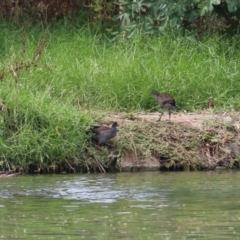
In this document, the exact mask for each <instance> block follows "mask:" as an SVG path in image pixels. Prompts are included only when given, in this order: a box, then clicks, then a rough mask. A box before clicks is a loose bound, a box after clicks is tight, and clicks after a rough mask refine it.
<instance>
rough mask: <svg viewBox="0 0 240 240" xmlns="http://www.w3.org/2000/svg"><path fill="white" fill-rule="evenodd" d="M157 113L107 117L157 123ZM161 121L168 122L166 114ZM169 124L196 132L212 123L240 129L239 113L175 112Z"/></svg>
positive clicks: (109, 117)
mask: <svg viewBox="0 0 240 240" xmlns="http://www.w3.org/2000/svg"><path fill="white" fill-rule="evenodd" d="M159 116H160V114H159V113H144V112H139V113H135V114H127V113H120V114H109V115H108V116H107V119H108V120H112V121H118V120H120V121H121V119H125V120H126V119H128V120H140V121H158V119H159ZM161 121H167V122H168V121H169V116H168V113H164V115H163V117H162V119H161ZM171 122H172V123H176V124H180V125H183V126H186V127H189V128H194V129H197V130H203V129H206V128H209V125H212V123H223V124H231V125H233V126H235V127H236V128H237V129H239V128H240V112H233V111H232V112H222V113H213V112H210V111H204V112H199V113H187V112H177V113H174V112H173V113H171Z"/></svg>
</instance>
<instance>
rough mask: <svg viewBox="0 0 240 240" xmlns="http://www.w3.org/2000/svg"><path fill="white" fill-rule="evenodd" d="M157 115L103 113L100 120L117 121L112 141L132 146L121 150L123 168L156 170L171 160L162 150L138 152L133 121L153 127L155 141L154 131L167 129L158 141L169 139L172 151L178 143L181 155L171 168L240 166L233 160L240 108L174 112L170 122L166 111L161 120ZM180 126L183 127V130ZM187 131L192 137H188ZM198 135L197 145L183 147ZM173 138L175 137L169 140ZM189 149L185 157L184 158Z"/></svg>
mask: <svg viewBox="0 0 240 240" xmlns="http://www.w3.org/2000/svg"><path fill="white" fill-rule="evenodd" d="M159 115H160V113H158V112H156V113H146V112H139V113H118V114H108V115H105V116H104V117H103V119H102V120H103V121H102V122H107V123H109V124H110V123H111V122H113V121H117V122H118V123H119V135H120V136H118V137H117V138H118V139H115V142H118V141H122V140H125V141H129V145H131V146H133V147H130V149H133V150H131V151H126V152H125V153H124V156H123V157H122V161H121V168H122V171H145V170H146V171H152V170H159V169H162V167H163V166H164V167H165V166H167V162H169V165H170V164H171V161H172V160H171V156H170V154H169V156H170V158H169V159H168V160H166V159H165V158H164V159H162V158H161V156H162V153H161V151H160V153H159V154H158V155H157V156H156V155H154V154H152V155H151V154H150V155H148V156H144V155H143V154H142V152H141V153H139V151H138V150H139V145H138V146H137V145H135V142H134V139H136V138H135V137H134V134H135V135H136V134H137V133H135V132H134V131H132V130H131V129H132V128H131V127H130V126H131V125H134V124H135V125H137V126H139V127H140V128H144V126H145V127H146V128H147V127H149V126H151V127H150V129H151V128H152V127H153V128H155V133H154V134H155V135H154V136H153V138H155V136H156V138H155V140H157V141H158V140H159V138H158V136H157V135H156V132H158V131H159V132H160V131H162V132H166V134H165V135H166V137H167V136H168V137H167V138H168V140H167V141H165V142H161V141H162V140H160V143H159V144H160V145H162V144H165V143H167V144H168V143H169V146H171V144H174V145H172V148H170V147H169V148H168V149H169V150H168V151H169V152H172V151H175V150H176V149H177V148H178V147H179V149H177V150H176V151H177V152H178V153H179V159H181V160H180V161H179V162H181V163H179V164H178V163H177V162H178V160H175V163H174V164H173V165H172V166H173V168H174V169H175V167H176V166H177V165H178V166H180V169H181V168H182V169H197V170H199V169H205V170H206V169H207V170H210V169H211V170H212V169H216V168H222V167H221V166H223V168H236V167H235V166H237V168H238V167H239V166H240V165H239V162H238V160H236V162H235V160H234V159H238V156H237V154H239V153H240V147H239V139H240V137H239V132H240V112H236V111H232V112H221V113H214V112H213V111H203V112H197V113H188V112H173V113H172V114H171V122H169V116H168V113H167V112H165V113H164V115H163V117H162V119H161V122H159V121H158V119H159ZM129 129H130V130H129ZM156 129H159V130H156ZM182 129H184V130H183V131H182ZM185 129H186V130H185ZM126 131H129V132H128V134H126ZM138 131H139V129H138ZM140 131H141V130H140ZM185 131H186V132H187V133H186V134H185V133H183V132H185ZM192 132H195V135H194V134H193V135H192ZM144 134H145V135H144V136H146V135H150V134H151V133H149V134H148V133H146V132H145V133H144ZM161 134H162V133H161ZM122 135H129V137H128V136H127V137H126V136H124V137H122ZM188 135H189V136H191V137H190V138H189V136H188ZM132 136H133V137H132ZM144 136H143V138H144ZM206 136H207V138H208V137H209V139H204V138H205V137H206ZM131 137H132V140H131ZM148 137H149V136H148ZM166 137H164V136H163V139H166ZM160 138H161V137H160ZM197 138H198V139H199V138H200V139H203V140H201V141H200V142H201V144H200V145H199V146H196V148H195V150H193V148H192V147H191V148H189V151H188V150H187V149H188V147H185V144H186V145H188V143H189V142H194V141H195V139H197ZM128 139H129V140H128ZM148 139H149V138H148ZM172 139H175V140H173V141H172ZM198 143H199V141H198ZM147 144H148V143H147ZM155 146H156V145H155ZM191 146H193V145H191ZM135 147H136V149H137V148H138V150H136V149H134V148H135ZM144 147H145V146H144ZM181 148H182V149H183V151H182V150H181ZM146 149H147V148H146ZM196 149H198V150H196ZM181 151H182V152H181ZM188 153H189V156H188V160H187V161H185V159H186V158H187V157H186V156H187V154H188ZM191 153H192V157H191ZM175 156H178V155H177V154H176V155H173V157H175ZM177 158H178V157H177ZM189 159H200V160H199V161H200V164H199V163H196V161H198V160H193V161H192V162H190V161H191V160H189ZM184 161H185V163H186V162H188V163H187V166H185V163H184ZM197 164H198V165H197ZM193 165H194V166H193ZM196 166H198V167H196ZM176 169H177V167H176ZM178 169H179V168H178Z"/></svg>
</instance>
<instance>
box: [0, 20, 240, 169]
mask: <svg viewBox="0 0 240 240" xmlns="http://www.w3.org/2000/svg"><path fill="white" fill-rule="evenodd" d="M1 29H2V30H1V32H0V59H1V62H0V70H1V69H4V67H6V66H7V67H8V68H9V69H11V66H14V65H16V64H17V63H18V62H19V61H21V59H22V58H24V59H25V60H26V59H31V57H32V56H33V54H34V51H35V49H36V45H37V43H38V41H39V39H40V37H41V36H42V35H43V34H45V33H46V32H47V33H48V38H47V44H46V46H45V48H44V51H43V53H42V55H41V59H40V61H39V62H38V64H36V65H32V66H30V67H28V68H27V69H23V70H22V71H19V72H17V74H15V75H14V74H13V73H12V72H11V71H9V72H8V73H7V74H6V75H5V77H4V79H2V82H1V83H0V84H1V88H0V98H1V99H2V100H3V101H4V102H5V103H6V105H7V107H8V108H9V109H10V110H11V111H12V112H11V115H10V119H12V122H14V124H15V123H16V122H17V124H18V125H19V126H18V127H17V129H15V130H14V131H12V132H11V133H9V132H7V133H6V129H5V128H4V126H5V125H4V118H2V127H1V134H2V140H1V143H0V148H1V154H0V159H1V162H0V165H2V166H3V165H4V164H5V165H4V166H6V165H7V164H9V165H11V166H15V165H16V166H18V167H19V166H22V165H24V164H25V165H26V166H29V165H31V164H35V165H37V166H39V167H40V168H41V166H42V165H44V167H46V166H48V167H49V166H50V167H53V168H54V166H55V165H56V161H59V160H61V161H62V160H64V159H65V160H66V161H67V159H80V158H81V149H82V150H83V149H84V147H85V142H86V134H85V132H86V129H88V128H89V127H90V125H91V124H92V122H93V116H91V115H89V114H86V113H85V110H86V109H88V110H89V109H90V110H92V111H94V110H104V111H140V110H146V111H153V110H156V109H157V106H156V103H155V101H154V99H153V97H152V96H151V94H150V93H151V90H152V89H157V90H159V91H160V92H168V93H170V94H172V95H173V96H174V97H175V99H176V101H177V104H178V106H180V108H182V109H188V110H198V109H202V108H205V107H206V101H207V99H208V98H209V97H213V98H214V99H215V108H216V109H218V110H224V109H232V108H235V109H238V108H239V107H240V101H239V94H238V93H239V90H240V82H239V79H240V73H239V59H240V58H239V57H240V52H239V49H238V48H239V46H238V41H237V40H235V39H225V38H223V37H222V38H221V37H208V38H206V39H204V40H201V41H197V40H194V39H193V38H187V37H177V38H175V37H174V36H171V35H170V34H169V35H163V36H162V37H160V38H149V37H148V38H147V37H146V38H145V37H135V38H133V39H131V40H126V41H118V42H111V41H109V40H108V39H106V38H105V39H104V38H102V37H99V36H98V35H97V34H94V33H93V32H92V31H91V30H90V29H88V28H81V27H79V26H78V25H75V26H73V25H67V24H65V25H64V24H63V25H59V24H58V25H55V26H51V27H50V28H49V29H48V30H46V29H42V28H41V27H36V26H35V27H33V28H31V27H26V28H25V33H26V34H25V36H26V37H25V44H26V51H25V52H24V57H23V53H21V49H23V47H22V45H23V43H22V41H21V31H22V30H21V29H18V28H17V27H15V26H13V25H10V24H8V23H2V24H1ZM16 119H17V120H16ZM19 119H20V120H19ZM18 121H20V123H19V122H18ZM39 122H40V125H41V127H39ZM6 136H7V137H6ZM22 159H27V161H26V162H24V163H23V161H22ZM9 160H11V161H10V162H11V163H9ZM36 161H37V163H36ZM79 161H80V160H79ZM41 164H42V165H41ZM26 166H23V168H24V169H26V168H27V167H26Z"/></svg>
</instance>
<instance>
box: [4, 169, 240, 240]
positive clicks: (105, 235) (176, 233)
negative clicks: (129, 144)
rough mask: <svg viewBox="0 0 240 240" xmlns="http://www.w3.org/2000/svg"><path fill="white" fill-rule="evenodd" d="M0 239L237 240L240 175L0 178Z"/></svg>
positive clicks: (137, 174) (191, 174)
mask: <svg viewBox="0 0 240 240" xmlns="http://www.w3.org/2000/svg"><path fill="white" fill-rule="evenodd" d="M0 219H1V220H0V239H174V240H175V239H240V172H232V171H225V172H190V173H187V172H181V173H160V172H154V173H128V174H112V175H107V174H106V175H51V176H46V175H45V176H21V177H16V178H5V179H0Z"/></svg>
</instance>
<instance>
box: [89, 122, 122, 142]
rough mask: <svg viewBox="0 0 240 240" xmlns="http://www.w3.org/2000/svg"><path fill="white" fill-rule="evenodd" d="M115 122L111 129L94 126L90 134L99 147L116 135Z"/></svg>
mask: <svg viewBox="0 0 240 240" xmlns="http://www.w3.org/2000/svg"><path fill="white" fill-rule="evenodd" d="M117 126H118V124H117V122H113V124H112V127H111V128H110V127H107V126H96V127H93V129H92V132H93V134H94V136H93V139H94V140H95V141H96V142H97V144H98V145H99V146H100V145H102V144H104V143H106V142H108V141H109V140H110V139H112V138H114V137H115V136H116V135H117Z"/></svg>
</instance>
